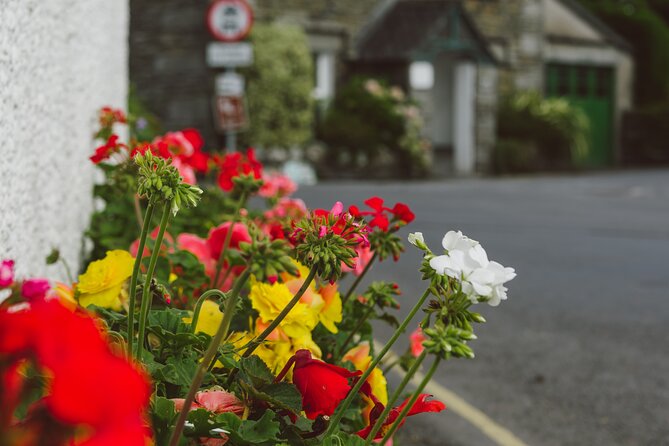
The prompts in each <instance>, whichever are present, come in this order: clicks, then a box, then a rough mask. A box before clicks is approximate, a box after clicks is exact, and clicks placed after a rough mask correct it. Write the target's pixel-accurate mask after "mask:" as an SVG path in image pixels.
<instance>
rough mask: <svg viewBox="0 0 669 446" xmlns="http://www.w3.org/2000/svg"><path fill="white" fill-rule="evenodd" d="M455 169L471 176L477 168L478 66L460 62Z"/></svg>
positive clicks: (456, 82) (458, 69) (456, 79)
mask: <svg viewBox="0 0 669 446" xmlns="http://www.w3.org/2000/svg"><path fill="white" fill-rule="evenodd" d="M454 79H455V84H454V86H455V88H454V103H453V105H454V107H453V108H454V110H455V112H454V116H453V124H454V141H453V142H454V144H453V146H454V147H453V149H454V150H453V155H454V167H455V173H456V174H458V175H471V174H473V173H474V169H475V166H476V146H475V144H476V138H475V134H474V130H475V113H474V111H475V106H476V64H474V62H471V61H459V62H458V63H457V65H456V66H455V76H454Z"/></svg>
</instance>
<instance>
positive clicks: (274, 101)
mask: <svg viewBox="0 0 669 446" xmlns="http://www.w3.org/2000/svg"><path fill="white" fill-rule="evenodd" d="M250 40H251V42H252V43H253V50H254V64H253V65H252V66H251V67H249V68H247V69H245V70H243V74H244V77H245V78H246V83H247V88H246V97H247V101H248V110H249V116H250V126H249V129H248V131H247V132H245V133H242V134H241V135H240V136H241V139H242V145H244V144H247V145H254V146H260V147H267V148H275V147H279V148H284V149H286V148H290V147H293V146H300V145H303V144H304V143H306V142H307V141H309V140H310V139H311V136H312V126H313V116H314V111H313V101H312V98H311V93H312V91H313V89H314V83H313V66H312V61H311V54H310V52H309V46H308V44H307V39H306V36H305V34H304V32H303V31H302V30H301V29H300V28H298V27H293V26H286V25H269V24H257V25H255V26H254V28H253V31H252V32H251V36H250Z"/></svg>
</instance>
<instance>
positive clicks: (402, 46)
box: [358, 0, 496, 63]
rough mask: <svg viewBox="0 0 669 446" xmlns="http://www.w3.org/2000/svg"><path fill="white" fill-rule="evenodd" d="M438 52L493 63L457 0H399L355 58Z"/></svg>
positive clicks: (428, 56) (410, 57)
mask: <svg viewBox="0 0 669 446" xmlns="http://www.w3.org/2000/svg"><path fill="white" fill-rule="evenodd" d="M440 53H451V54H453V53H456V54H459V55H462V56H463V57H470V58H473V59H475V60H477V61H479V62H482V63H496V61H495V58H494V56H493V55H492V53H491V52H490V50H489V49H488V46H487V43H486V41H485V38H484V37H483V35H482V34H481V33H480V32H479V31H478V29H477V28H476V26H475V25H474V22H473V21H472V20H471V18H470V17H469V16H468V15H467V12H466V11H465V10H464V9H463V7H462V5H461V2H460V1H459V0H398V1H396V2H395V3H394V4H393V5H392V6H390V7H389V8H388V9H387V10H386V12H385V14H383V15H382V16H381V17H379V19H378V20H377V21H376V23H374V24H373V25H372V26H370V28H369V29H368V31H367V33H366V34H365V35H364V36H363V37H362V38H361V39H360V43H359V45H358V59H359V60H362V61H365V62H382V61H391V60H392V61H398V60H402V61H408V62H414V61H428V62H431V61H433V60H434V59H435V58H436V56H437V55H438V54H440Z"/></svg>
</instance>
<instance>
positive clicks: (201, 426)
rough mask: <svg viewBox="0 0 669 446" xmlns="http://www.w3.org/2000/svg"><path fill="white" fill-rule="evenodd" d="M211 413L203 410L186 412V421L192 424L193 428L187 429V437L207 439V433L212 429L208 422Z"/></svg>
mask: <svg viewBox="0 0 669 446" xmlns="http://www.w3.org/2000/svg"><path fill="white" fill-rule="evenodd" d="M210 416H211V412H208V411H206V410H205V409H195V410H191V411H190V412H188V421H190V422H191V423H193V427H192V428H189V429H188V435H189V436H196V437H208V436H209V431H210V430H211V429H212V428H213V427H214V423H213V422H212V421H211V420H210Z"/></svg>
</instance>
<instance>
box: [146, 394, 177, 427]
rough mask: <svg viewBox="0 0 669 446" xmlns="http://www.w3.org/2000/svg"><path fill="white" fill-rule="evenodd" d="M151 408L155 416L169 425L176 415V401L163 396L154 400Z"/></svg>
mask: <svg viewBox="0 0 669 446" xmlns="http://www.w3.org/2000/svg"><path fill="white" fill-rule="evenodd" d="M151 408H152V411H153V414H154V416H156V417H157V418H158V419H160V420H163V421H166V422H168V423H169V422H170V421H171V420H172V418H173V417H174V415H175V408H174V401H172V400H168V399H167V398H163V397H161V396H156V397H154V398H153V400H152V404H151Z"/></svg>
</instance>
